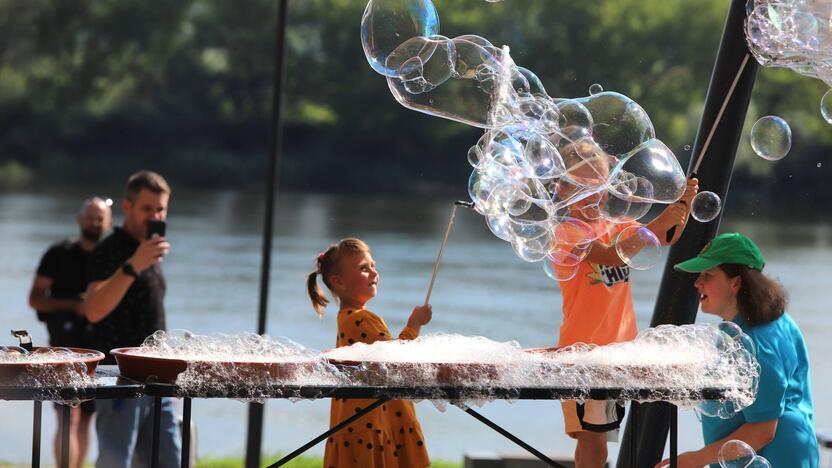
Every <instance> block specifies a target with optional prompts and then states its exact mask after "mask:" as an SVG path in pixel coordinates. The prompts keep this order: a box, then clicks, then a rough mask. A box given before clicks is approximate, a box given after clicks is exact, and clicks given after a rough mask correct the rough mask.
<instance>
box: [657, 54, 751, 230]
mask: <svg viewBox="0 0 832 468" xmlns="http://www.w3.org/2000/svg"><path fill="white" fill-rule="evenodd" d="M749 58H751V55H750V54H745V57H744V58H743V59H742V63H740V67H739V69H737V74H736V75H734V81H733V82H731V87H729V88H728V92H727V93H726V94H725V99H723V100H722V105H721V106H720V107H719V112H717V113H716V118H715V119H714V123H713V125H711V129H710V130H709V131H708V137H707V138H705V143H703V144H702V149H701V150H699V155H698V156H697V157H696V163H694V165H693V170H692V171H691V173H690V174H689V175H688V178H689V179H692V178H694V177H696V174H697V173H698V172H699V165H700V164H702V159H703V158H704V157H705V152H706V151H708V147H709V146H710V144H711V138H713V136H714V132H716V127H717V125H719V121H720V120H722V114H723V113H724V112H725V108H726V107H727V106H728V101H730V100H731V96H732V95H733V94H734V88H736V87H737V83H738V82H739V81H740V76H742V72H743V71H744V70H745V66H746V65H747V64H748V59H749ZM675 235H676V226H673V227H671V228H670V229H668V230H667V234H666V240H667V242H670V241H671V240H673V238H674V236H675Z"/></svg>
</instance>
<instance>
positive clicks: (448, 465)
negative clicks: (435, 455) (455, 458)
mask: <svg viewBox="0 0 832 468" xmlns="http://www.w3.org/2000/svg"><path fill="white" fill-rule="evenodd" d="M279 459H280V455H275V456H272V457H266V458H264V460H263V462H264V464H271V463H274V462H276V461H277V460H279ZM323 463H324V459H323V458H320V457H307V456H300V457H297V458H295V459H294V460H292V461H291V462H289V463H287V464H286V465H283V466H285V467H286V468H320V467H321V466H322V465H323ZM196 466H197V468H242V467H243V459H242V458H235V457H229V458H200V459H199V460H198V461H197V464H196ZM431 467H433V468H461V467H462V463H453V462H447V461H443V460H435V461H434V462H433V463H432V464H431Z"/></svg>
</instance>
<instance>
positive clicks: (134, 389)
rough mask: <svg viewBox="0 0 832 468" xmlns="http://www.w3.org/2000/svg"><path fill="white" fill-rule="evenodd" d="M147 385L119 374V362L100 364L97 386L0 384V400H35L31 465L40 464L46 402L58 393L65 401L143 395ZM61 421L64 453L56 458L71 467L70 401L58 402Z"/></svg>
mask: <svg viewBox="0 0 832 468" xmlns="http://www.w3.org/2000/svg"><path fill="white" fill-rule="evenodd" d="M143 391H144V385H143V384H141V383H139V382H136V381H134V380H130V379H126V378H124V377H121V376H120V375H119V374H118V368H117V367H116V366H98V369H96V373H95V380H94V386H90V387H81V388H64V387H41V388H32V387H20V386H14V387H10V386H0V400H11V401H33V402H34V412H33V417H32V467H33V468H40V451H41V426H42V424H41V422H42V419H43V402H44V401H47V400H49V399H54V398H55V396H56V395H57V396H58V397H59V398H60V399H61V400H63V401H73V400H95V399H98V400H116V399H131V398H138V397H140V396H142V392H143ZM59 407H60V421H61V454H60V460H56V462H57V463H58V466H59V467H60V468H68V467H69V432H70V431H69V410H70V407H69V405H59Z"/></svg>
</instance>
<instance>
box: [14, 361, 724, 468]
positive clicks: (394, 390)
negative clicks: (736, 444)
mask: <svg viewBox="0 0 832 468" xmlns="http://www.w3.org/2000/svg"><path fill="white" fill-rule="evenodd" d="M250 390H251V389H250V388H247V387H244V386H240V385H229V386H228V387H226V388H224V389H221V390H219V391H216V393H211V394H200V395H188V394H187V393H185V392H184V390H183V389H182V388H180V387H178V386H176V385H173V384H164V383H152V382H147V383H140V382H136V381H134V380H130V379H126V378H123V377H121V376H119V374H118V368H117V367H116V366H99V367H98V369H97V370H96V375H95V385H94V386H91V387H83V388H27V387H8V386H6V387H4V386H0V400H18V401H20V400H28V401H34V414H33V424H32V426H33V429H32V466H33V467H35V468H39V467H40V450H41V421H42V413H43V401H44V400H46V399H50V398H55V395H58V396H59V397H60V399H62V400H64V401H72V400H90V399H132V398H139V397H142V396H152V397H153V398H154V406H153V440H152V446H151V467H153V468H155V467H158V466H159V441H160V427H161V409H162V404H161V403H162V398H163V397H176V398H182V399H183V403H184V404H183V428H184V429H183V431H182V459H181V465H180V466H181V467H182V468H188V467H189V466H190V449H189V447H190V430H189V428H190V425H191V403H192V399H193V398H248V397H251V392H250ZM258 394H259V395H261V396H262V397H263V398H268V399H272V398H278V399H279V398H303V399H323V398H342V399H354V398H360V399H375V400H376V401H375V402H374V403H372V404H371V405H368V406H367V407H366V408H363V409H362V410H361V411H359V412H358V413H356V414H354V415H352V416H350V417H349V418H347V419H345V420H344V421H342V422H340V423H339V424H337V425H335V426H333V427H332V428H330V429H328V430H327V431H325V432H323V433H322V434H321V435H319V436H317V437H315V438H314V439H312V440H311V441H309V442H307V443H306V444H304V445H303V446H301V447H300V448H298V449H296V450H294V451H293V452H291V453H290V454H288V455H286V456H285V457H283V458H282V459H280V460H278V461H277V462H275V463H274V464H272V465H269V467H279V466H282V465H284V464H286V463H288V462H289V461H290V460H292V459H294V458H295V457H297V456H298V455H300V454H302V453H303V452H305V451H307V450H309V449H310V448H312V447H313V446H315V445H317V444H318V443H320V442H321V441H323V440H324V439H326V438H328V437H329V436H331V435H332V434H335V433H336V432H338V431H340V430H341V429H343V428H344V427H346V426H348V425H349V424H351V423H352V422H353V421H355V420H357V419H358V418H360V417H362V416H364V415H365V414H367V413H369V412H370V411H373V410H374V409H375V408H377V407H379V406H381V405H382V404H383V403H385V402H387V401H389V400H423V399H438V400H446V401H450V402H451V403H452V404H453V405H454V406H456V407H458V408H460V409H461V410H462V411H465V412H466V413H468V414H469V415H470V416H472V417H474V418H475V419H477V420H478V421H480V422H481V423H483V424H485V425H486V426H488V427H489V428H491V429H493V430H494V431H496V432H498V433H499V434H501V435H503V436H504V437H506V438H508V439H509V440H511V441H512V442H514V443H515V444H517V445H518V446H520V447H522V448H523V449H524V450H526V451H528V452H529V453H531V454H532V455H534V456H535V457H537V458H539V459H540V460H542V461H544V462H545V463H547V464H548V465H549V466H553V467H563V465H561V464H559V463H557V462H555V461H553V460H551V459H549V458H548V457H547V456H545V455H544V454H543V453H542V452H540V451H538V450H536V449H535V448H534V447H532V446H531V445H529V444H527V443H526V442H524V441H523V440H521V439H519V438H518V437H516V436H515V435H513V434H512V433H511V432H509V431H507V430H506V429H504V428H502V427H501V426H499V425H497V424H496V423H494V422H493V421H491V420H489V419H488V418H486V417H485V416H483V415H482V414H480V413H478V412H477V411H474V410H473V409H472V408H470V407H469V406H467V405H466V404H465V403H464V402H465V401H466V400H471V399H501V400H619V401H620V400H644V399H647V398H650V399H661V398H662V397H663V396H666V397H667V398H670V397H671V396H672V397H674V398H676V399H678V398H679V395H678V391H676V390H672V389H639V390H635V391H634V390H632V389H629V390H625V389H622V388H595V389H591V390H590V391H589V392H582V391H579V390H576V389H573V388H557V387H524V388H501V387H497V388H493V387H489V388H477V387H460V386H429V387H424V386H422V387H406V386H349V387H339V386H298V385H275V386H270V387H266V388H258ZM724 394H725V391H724V390H722V389H719V388H708V389H704V390H702V391H699V392H690V393H688V395H686V396H687V398H688V399H690V400H717V399H720V398H722V397H723V395H724ZM69 409H70V408H69V406H67V405H61V426H62V428H61V429H62V432H61V460H60V465H59V466H60V467H61V468H65V467H68V465H69V457H68V455H69V414H70V413H69ZM677 412H678V410H677V408H676V406H673V409H672V411H671V420H670V463H671V465H670V466H671V467H675V466H676V457H677V447H678V445H677V440H678V427H677V426H678V418H677ZM631 443H635V442H633V441H631ZM632 452H633V453H634V451H632Z"/></svg>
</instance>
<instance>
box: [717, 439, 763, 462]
mask: <svg viewBox="0 0 832 468" xmlns="http://www.w3.org/2000/svg"><path fill="white" fill-rule="evenodd" d="M756 456H757V454H756V453H755V452H754V449H753V448H751V446H750V445H748V444H746V443H745V442H743V441H741V440H736V439H735V440H729V441H728V442H725V443H724V444H723V445H722V447H720V449H719V454H718V455H717V457H718V460H719V466H720V467H721V468H745V467H747V466H748V464H749V463H751V462H752V461H753V460H754V458H755V457H756Z"/></svg>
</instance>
